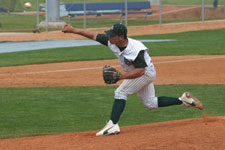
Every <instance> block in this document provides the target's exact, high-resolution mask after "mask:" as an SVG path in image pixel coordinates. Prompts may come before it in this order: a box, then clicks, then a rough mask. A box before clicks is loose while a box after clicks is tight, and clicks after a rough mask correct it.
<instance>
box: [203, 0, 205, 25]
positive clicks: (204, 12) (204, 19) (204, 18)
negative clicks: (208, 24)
mask: <svg viewBox="0 0 225 150" xmlns="http://www.w3.org/2000/svg"><path fill="white" fill-rule="evenodd" d="M204 20H205V1H204V0H202V21H204Z"/></svg>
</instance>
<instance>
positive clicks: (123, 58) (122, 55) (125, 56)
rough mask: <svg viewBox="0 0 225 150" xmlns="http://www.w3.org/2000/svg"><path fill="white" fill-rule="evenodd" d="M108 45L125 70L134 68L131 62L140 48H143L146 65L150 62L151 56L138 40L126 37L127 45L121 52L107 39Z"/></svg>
mask: <svg viewBox="0 0 225 150" xmlns="http://www.w3.org/2000/svg"><path fill="white" fill-rule="evenodd" d="M108 47H109V48H110V49H111V50H112V52H113V53H114V54H115V55H116V56H117V58H118V59H119V61H120V65H121V66H122V68H123V70H124V71H126V72H131V71H132V70H133V69H134V66H133V65H131V64H132V62H133V61H134V60H135V59H136V58H137V56H138V54H139V52H140V51H142V50H145V54H144V59H145V63H146V64H147V65H148V66H149V65H150V63H151V57H150V56H149V54H148V48H147V47H146V46H145V45H144V44H143V43H141V42H140V41H137V40H134V39H131V38H128V45H127V47H126V48H125V49H124V50H123V51H122V52H121V51H120V49H119V48H118V47H117V46H116V45H115V44H111V43H110V41H108Z"/></svg>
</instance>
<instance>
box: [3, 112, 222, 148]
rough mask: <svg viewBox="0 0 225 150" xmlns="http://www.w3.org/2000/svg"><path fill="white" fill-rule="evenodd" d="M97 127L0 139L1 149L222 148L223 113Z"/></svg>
mask: <svg viewBox="0 0 225 150" xmlns="http://www.w3.org/2000/svg"><path fill="white" fill-rule="evenodd" d="M96 132H97V131H88V132H80V133H71V134H61V135H47V136H37V137H25V138H18V139H17V138H16V139H2V140H0V149H4V150H6V149H7V150H15V149H16V150H62V149H63V150H103V149H105V150H161V149H166V150H175V149H182V150H190V149H192V150H212V149H215V150H224V149H225V143H224V139H225V134H224V133H225V117H206V116H204V117H203V118H196V119H185V120H177V121H167V122H162V123H152V124H145V125H135V126H127V127H121V134H119V135H114V136H100V137H96V136H95V133H96Z"/></svg>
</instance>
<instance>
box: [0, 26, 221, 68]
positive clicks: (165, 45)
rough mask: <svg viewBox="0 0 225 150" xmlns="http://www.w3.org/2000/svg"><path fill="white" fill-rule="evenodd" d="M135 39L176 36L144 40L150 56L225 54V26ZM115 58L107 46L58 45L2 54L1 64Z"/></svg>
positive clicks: (143, 37) (11, 64)
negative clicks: (54, 47) (56, 46)
mask: <svg viewBox="0 0 225 150" xmlns="http://www.w3.org/2000/svg"><path fill="white" fill-rule="evenodd" d="M134 38H135V39H151V40H153V39H176V40H177V41H174V42H160V43H158V42H155V43H145V44H146V46H147V47H148V48H149V50H150V51H149V53H150V55H151V56H175V55H191V54H200V55H209V54H211V55H216V54H217V55H218V54H225V43H224V39H225V29H218V30H206V31H193V32H184V33H173V34H164V35H146V36H135V37H134ZM112 58H115V56H114V55H113V53H112V52H111V51H110V50H108V48H107V47H105V46H101V45H99V46H84V47H71V48H57V49H47V50H37V51H28V52H15V53H2V54H0V66H1V67H3V66H13V65H27V64H43V63H51V62H65V61H78V60H96V59H98V60H99V59H112Z"/></svg>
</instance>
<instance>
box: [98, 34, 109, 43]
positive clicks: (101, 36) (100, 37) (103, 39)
mask: <svg viewBox="0 0 225 150" xmlns="http://www.w3.org/2000/svg"><path fill="white" fill-rule="evenodd" d="M108 40H109V39H108V36H106V35H105V34H98V35H97V37H96V41H97V42H99V43H101V44H103V45H105V46H108Z"/></svg>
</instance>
